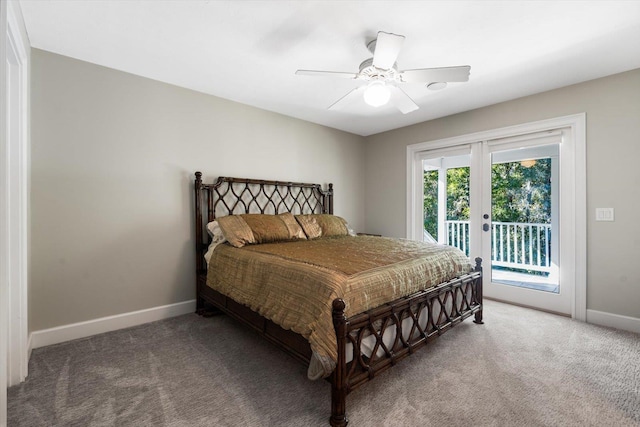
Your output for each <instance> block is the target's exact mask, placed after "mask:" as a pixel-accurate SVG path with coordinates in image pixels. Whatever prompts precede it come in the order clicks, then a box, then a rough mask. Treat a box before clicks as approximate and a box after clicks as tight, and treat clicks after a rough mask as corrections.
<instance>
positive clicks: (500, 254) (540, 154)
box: [490, 144, 560, 294]
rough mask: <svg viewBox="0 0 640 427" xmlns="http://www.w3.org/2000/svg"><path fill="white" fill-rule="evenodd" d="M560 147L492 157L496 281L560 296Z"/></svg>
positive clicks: (492, 251)
mask: <svg viewBox="0 0 640 427" xmlns="http://www.w3.org/2000/svg"><path fill="white" fill-rule="evenodd" d="M557 161H558V145H557V144H556V145H549V146H540V147H534V148H527V149H518V150H510V151H501V152H497V153H493V154H492V155H491V229H490V233H491V236H490V238H491V273H492V274H491V275H492V282H494V283H499V284H502V285H508V286H515V287H520V288H526V289H531V290H536V291H542V292H550V293H555V294H558V293H559V292H560V284H559V281H558V271H557V268H558V267H557V266H558V262H557V254H558V250H557V249H558V248H557V240H558V239H557V238H556V233H557V232H558V230H557V224H558V222H557V219H558V217H557V206H558V191H557V185H555V184H556V183H557V181H558V177H557V176H556V174H557Z"/></svg>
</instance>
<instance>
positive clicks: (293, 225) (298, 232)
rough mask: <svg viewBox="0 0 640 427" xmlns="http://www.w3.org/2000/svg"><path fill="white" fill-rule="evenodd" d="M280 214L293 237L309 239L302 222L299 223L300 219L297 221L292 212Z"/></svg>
mask: <svg viewBox="0 0 640 427" xmlns="http://www.w3.org/2000/svg"><path fill="white" fill-rule="evenodd" d="M278 216H279V217H280V218H281V219H282V221H283V222H284V223H285V225H286V226H287V228H288V229H289V235H290V236H291V239H294V240H300V239H302V240H307V236H306V234H304V231H303V230H302V227H300V224H298V221H296V217H295V216H293V214H292V213H289V212H286V213H281V214H280V215H278Z"/></svg>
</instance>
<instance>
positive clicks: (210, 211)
mask: <svg viewBox="0 0 640 427" xmlns="http://www.w3.org/2000/svg"><path fill="white" fill-rule="evenodd" d="M195 192H196V195H195V211H196V254H197V256H196V268H197V274H206V266H205V260H204V254H205V252H206V251H207V248H208V246H209V243H210V237H209V235H208V234H207V232H206V225H207V224H208V223H209V222H211V221H213V220H214V219H216V218H217V217H221V216H226V215H240V214H246V213H262V214H280V213H284V212H291V213H292V214H294V215H296V214H312V213H328V214H333V184H329V186H328V188H327V189H326V190H323V189H322V185H320V184H306V183H302V182H286V181H265V180H261V179H248V178H229V177H222V176H221V177H219V178H218V179H217V180H216V181H215V182H214V183H213V184H203V183H202V173H201V172H196V180H195Z"/></svg>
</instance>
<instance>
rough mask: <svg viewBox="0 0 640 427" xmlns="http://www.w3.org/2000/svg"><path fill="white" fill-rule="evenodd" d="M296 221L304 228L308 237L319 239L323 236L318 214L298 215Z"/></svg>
mask: <svg viewBox="0 0 640 427" xmlns="http://www.w3.org/2000/svg"><path fill="white" fill-rule="evenodd" d="M296 221H298V224H300V226H301V227H302V229H303V230H304V234H306V235H307V239H309V240H311V239H317V238H318V237H322V228H320V224H318V221H317V220H316V215H296Z"/></svg>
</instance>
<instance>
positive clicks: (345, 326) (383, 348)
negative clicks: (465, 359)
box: [330, 258, 483, 427]
mask: <svg viewBox="0 0 640 427" xmlns="http://www.w3.org/2000/svg"><path fill="white" fill-rule="evenodd" d="M344 309H345V303H344V301H342V300H341V299H336V300H335V301H334V302H333V324H334V327H335V330H336V338H337V342H338V362H337V366H336V369H335V371H334V372H333V374H332V376H331V418H330V424H331V426H333V427H343V426H346V425H347V422H348V420H347V417H346V397H347V395H348V394H349V393H350V392H351V391H353V390H355V389H356V388H358V387H360V386H361V385H362V384H364V383H366V382H368V381H370V380H372V379H373V378H374V377H375V376H376V375H378V374H379V373H380V372H383V371H385V370H387V369H389V368H390V367H391V366H393V365H395V364H396V363H398V362H399V361H400V360H402V359H404V358H405V357H407V356H409V355H411V354H412V353H413V352H414V351H415V350H417V349H418V348H420V347H423V346H424V345H426V344H427V343H429V342H430V341H432V340H434V339H436V338H438V337H439V336H440V335H442V334H443V333H445V332H446V331H448V330H449V329H451V328H452V327H454V326H455V325H457V324H458V323H460V322H462V321H463V320H464V319H466V318H468V317H471V316H472V315H474V316H475V320H474V321H475V322H476V323H483V322H482V259H480V258H476V267H475V269H474V271H473V272H472V273H470V274H467V275H464V276H461V277H459V278H456V279H454V280H451V281H449V282H446V283H442V284H440V285H438V286H436V287H433V288H430V289H427V290H424V291H421V292H418V293H416V294H414V295H410V296H408V297H405V298H400V299H397V300H395V301H393V302H390V303H388V304H385V305H383V306H381V307H378V308H376V309H373V310H369V311H367V312H365V313H362V314H358V315H355V316H353V317H350V318H347V317H346V316H345V314H344ZM403 325H404V326H403ZM389 328H390V329H389ZM407 330H408V332H407ZM389 333H391V334H392V337H393V341H392V342H391V344H390V345H389V344H385V342H384V340H383V337H384V336H385V334H389ZM367 337H368V338H369V340H370V341H372V340H373V341H375V343H374V344H373V349H372V350H371V352H370V353H369V352H365V351H364V350H363V346H362V344H363V341H364V340H365V339H367ZM370 344H371V343H370ZM367 353H369V354H367ZM347 360H350V361H349V362H347Z"/></svg>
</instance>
